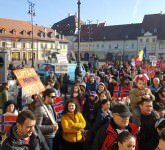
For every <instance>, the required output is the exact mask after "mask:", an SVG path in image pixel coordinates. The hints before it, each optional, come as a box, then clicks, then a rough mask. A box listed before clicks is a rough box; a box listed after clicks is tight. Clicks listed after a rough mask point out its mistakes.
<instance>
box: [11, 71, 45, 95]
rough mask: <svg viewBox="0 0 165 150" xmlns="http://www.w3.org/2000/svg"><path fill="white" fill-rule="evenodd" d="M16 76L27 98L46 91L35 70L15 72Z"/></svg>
mask: <svg viewBox="0 0 165 150" xmlns="http://www.w3.org/2000/svg"><path fill="white" fill-rule="evenodd" d="M14 74H15V75H16V77H17V79H18V82H19V84H20V85H21V87H22V88H23V91H24V92H25V93H26V95H27V96H30V95H34V94H37V93H39V92H42V91H44V90H45V88H44V86H43V84H42V82H41V81H40V79H39V77H38V75H37V74H36V72H35V70H34V69H33V68H24V69H19V70H14Z"/></svg>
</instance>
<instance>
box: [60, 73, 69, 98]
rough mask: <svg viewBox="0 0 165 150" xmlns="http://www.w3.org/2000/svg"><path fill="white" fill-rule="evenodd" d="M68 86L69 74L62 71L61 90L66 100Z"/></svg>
mask: <svg viewBox="0 0 165 150" xmlns="http://www.w3.org/2000/svg"><path fill="white" fill-rule="evenodd" d="M68 86H69V76H68V75H67V73H62V74H61V76H60V91H61V94H62V96H64V98H65V100H66V94H67V93H68Z"/></svg>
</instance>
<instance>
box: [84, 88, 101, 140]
mask: <svg viewBox="0 0 165 150" xmlns="http://www.w3.org/2000/svg"><path fill="white" fill-rule="evenodd" d="M99 108H100V103H99V101H98V95H97V93H96V92H95V91H91V92H90V94H89V98H87V99H86V101H85V105H84V112H83V115H84V118H85V120H86V123H87V125H86V129H87V130H88V141H89V142H90V143H91V142H92V141H93V136H94V123H95V120H96V115H97V112H98V110H99Z"/></svg>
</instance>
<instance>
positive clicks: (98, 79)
mask: <svg viewBox="0 0 165 150" xmlns="http://www.w3.org/2000/svg"><path fill="white" fill-rule="evenodd" d="M95 80H96V82H97V83H98V84H99V83H100V81H101V78H100V77H99V76H95Z"/></svg>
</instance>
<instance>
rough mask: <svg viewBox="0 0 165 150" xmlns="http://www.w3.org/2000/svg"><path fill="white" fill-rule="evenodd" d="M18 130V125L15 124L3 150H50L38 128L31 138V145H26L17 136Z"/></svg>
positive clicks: (3, 145)
mask: <svg viewBox="0 0 165 150" xmlns="http://www.w3.org/2000/svg"><path fill="white" fill-rule="evenodd" d="M16 130H17V129H16V125H15V124H14V125H13V126H12V127H11V129H10V131H9V135H8V137H7V138H6V139H5V141H4V142H3V144H2V148H1V150H25V149H26V150H49V147H48V145H47V144H46V141H45V138H44V136H43V134H42V133H41V131H40V129H39V128H38V127H37V126H36V127H35V131H33V133H32V135H31V137H30V144H26V143H24V141H23V140H22V139H21V138H19V136H18V135H17V133H16Z"/></svg>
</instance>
